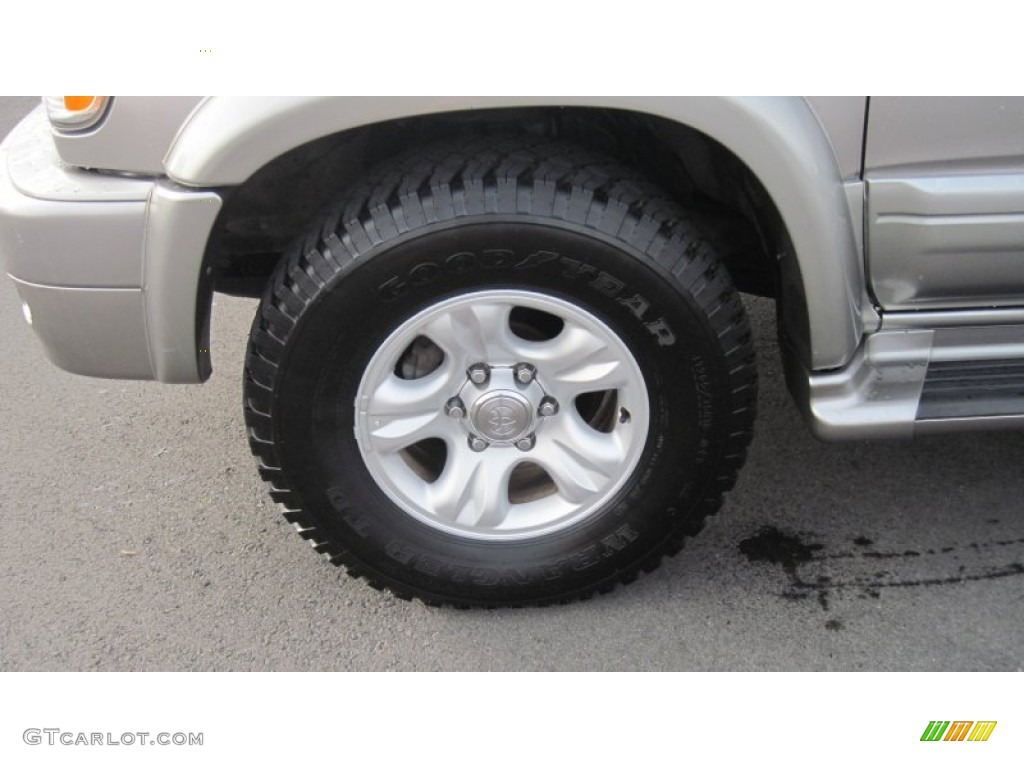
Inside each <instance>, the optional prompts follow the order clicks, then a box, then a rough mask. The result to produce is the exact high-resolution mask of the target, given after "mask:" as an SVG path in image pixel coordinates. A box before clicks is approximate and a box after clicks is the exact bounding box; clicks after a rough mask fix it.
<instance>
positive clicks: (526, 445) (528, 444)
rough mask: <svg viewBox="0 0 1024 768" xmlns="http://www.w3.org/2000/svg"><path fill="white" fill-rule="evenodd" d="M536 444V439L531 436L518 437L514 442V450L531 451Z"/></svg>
mask: <svg viewBox="0 0 1024 768" xmlns="http://www.w3.org/2000/svg"><path fill="white" fill-rule="evenodd" d="M536 442H537V438H535V437H534V436H533V435H527V436H526V437H520V438H519V439H518V440H516V448H518V449H519V450H520V451H532V450H533V446H534V444H535V443H536Z"/></svg>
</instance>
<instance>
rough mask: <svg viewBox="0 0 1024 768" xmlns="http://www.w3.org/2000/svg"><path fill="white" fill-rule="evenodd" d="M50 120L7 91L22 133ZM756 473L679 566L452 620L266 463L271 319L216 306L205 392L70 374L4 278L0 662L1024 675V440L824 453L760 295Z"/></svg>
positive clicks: (251, 305) (245, 308) (245, 303)
mask: <svg viewBox="0 0 1024 768" xmlns="http://www.w3.org/2000/svg"><path fill="white" fill-rule="evenodd" d="M34 103H36V102H35V100H31V99H12V98H4V99H0V136H3V135H6V133H7V132H8V131H9V130H10V129H11V128H12V127H13V126H14V124H15V123H16V122H17V120H18V119H19V118H20V116H21V115H23V114H25V113H26V112H27V111H28V109H30V108H31V106H32V105H33V104H34ZM748 307H749V309H750V312H751V317H752V321H753V323H754V326H755V328H756V330H757V335H758V354H759V361H758V362H759V370H760V376H761V379H760V382H761V392H760V400H759V409H760V412H759V417H758V423H757V434H756V437H755V439H754V442H753V445H752V447H751V451H750V455H749V459H748V462H747V465H746V467H745V469H744V470H743V472H742V473H741V475H740V480H739V482H738V484H737V486H736V488H735V490H734V491H732V492H731V493H730V494H729V496H728V498H727V501H726V504H725V505H724V507H723V509H722V510H721V512H720V513H719V514H718V515H717V516H716V517H715V518H714V519H713V520H712V521H711V522H710V523H709V525H708V527H707V528H706V529H705V531H704V532H703V533H702V534H701V535H700V536H699V537H698V538H696V539H694V540H693V541H691V542H690V543H688V545H687V547H686V548H685V549H684V551H683V552H682V553H680V555H678V556H677V557H675V558H672V559H671V560H669V561H667V562H666V563H665V564H664V565H663V566H662V567H661V568H660V569H659V570H657V571H655V572H654V573H652V574H649V575H646V576H644V577H643V578H641V579H639V580H638V581H636V582H635V583H633V584H632V585H629V586H628V587H620V588H619V589H616V590H615V591H614V592H613V593H611V594H609V595H606V596H602V597H598V598H595V599H593V600H590V601H587V602H583V603H577V604H573V605H568V606H558V607H550V608H542V609H541V608H538V609H514V610H475V611H460V610H454V609H445V608H441V609H439V608H429V607H426V606H424V605H422V604H421V603H419V602H404V601H402V600H398V599H395V598H393V597H391V596H390V595H389V594H387V593H382V592H377V591H376V590H373V589H371V588H370V587H368V586H367V585H366V584H365V583H363V582H361V581H358V580H355V579H352V578H350V577H348V576H347V575H346V574H345V573H344V572H343V571H341V570H339V569H337V568H334V567H333V566H331V565H329V564H328V563H327V562H326V561H324V560H323V559H321V557H320V556H318V555H316V554H315V553H314V552H313V551H312V550H311V549H310V547H309V545H308V544H306V543H305V542H303V541H302V540H301V539H300V538H299V537H298V536H297V535H295V533H294V532H293V530H292V528H291V526H290V525H288V524H287V523H286V522H285V521H284V520H283V519H282V518H281V516H280V514H279V513H278V511H277V509H276V508H275V505H274V504H273V502H272V501H271V500H270V498H269V496H268V494H267V490H266V488H265V487H264V486H263V484H262V482H261V481H260V480H259V478H258V477H257V475H256V470H255V464H254V462H253V460H252V458H251V456H250V454H249V451H248V447H247V444H246V439H245V429H244V424H243V419H242V408H241V372H242V358H243V354H244V350H245V343H246V337H247V334H248V327H249V324H250V322H251V320H252V316H253V313H254V312H255V308H256V302H255V301H252V300H245V299H233V298H229V297H225V296H217V297H216V301H215V307H214V319H213V332H212V355H213V362H214V375H213V377H212V378H211V380H210V381H209V382H207V383H206V384H205V385H202V386H171V385H161V384H156V383H150V382H132V381H112V380H101V379H88V378H82V377H78V376H73V375H71V374H67V373H64V372H63V371H60V370H58V369H56V368H55V367H54V366H52V365H51V364H50V363H49V362H48V361H47V360H46V358H45V356H44V354H43V351H42V349H41V347H40V345H39V344H38V342H37V341H36V340H35V338H34V337H33V334H32V331H31V329H30V328H29V327H28V326H27V325H26V323H25V321H24V320H23V318H22V315H21V311H20V307H19V303H18V301H17V295H16V293H15V291H14V289H13V287H12V285H11V284H10V281H8V280H7V279H6V278H3V279H2V280H0V361H2V373H0V425H2V427H0V429H2V450H0V670H4V671H8V670H94V669H98V670H1011V671H1012V670H1020V669H1021V668H1022V667H1024V514H1022V512H1021V509H1022V501H1021V500H1022V499H1024V473H1022V472H1021V465H1022V459H1024V435H1022V434H1020V433H1014V432H1000V433H987V434H985V433H977V434H965V435H952V436H943V437H930V438H921V439H918V440H915V441H913V442H871V443H868V442H863V443H849V444H826V443H821V442H818V441H817V440H815V439H814V438H813V437H812V436H811V435H810V433H809V431H808V429H807V427H806V425H805V424H804V423H803V421H802V420H801V418H800V416H799V414H798V413H797V411H796V409H795V407H794V406H793V404H792V403H791V402H790V399H789V396H788V394H787V392H786V390H785V386H784V382H783V377H782V372H781V368H780V364H779V356H778V349H777V345H776V342H775V321H774V311H773V305H772V304H771V302H768V301H765V300H753V299H752V300H750V301H749V302H748Z"/></svg>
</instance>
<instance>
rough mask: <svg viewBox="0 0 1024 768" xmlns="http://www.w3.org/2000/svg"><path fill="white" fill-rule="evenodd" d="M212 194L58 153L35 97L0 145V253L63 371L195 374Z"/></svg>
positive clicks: (198, 377)
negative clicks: (66, 159) (92, 166)
mask: <svg viewBox="0 0 1024 768" xmlns="http://www.w3.org/2000/svg"><path fill="white" fill-rule="evenodd" d="M220 205H221V199H220V197H219V196H218V195H216V194H214V193H211V192H207V191H197V190H192V189H187V188H184V187H180V186H178V185H175V184H173V183H172V182H169V181H168V180H166V179H159V178H137V177H124V176H111V175H105V174H99V173H95V172H92V171H88V170H83V169H80V168H75V167H71V166H68V165H65V164H64V163H62V162H61V160H60V158H59V157H58V156H57V153H56V150H55V148H54V144H53V140H52V138H51V135H50V129H49V122H48V121H47V119H46V116H45V113H44V111H43V108H42V107H39V108H37V109H36V110H35V111H33V112H32V113H31V114H30V115H29V116H28V117H26V118H25V119H24V120H23V121H22V122H21V124H19V125H18V127H17V128H15V129H14V131H13V132H12V133H11V134H10V135H9V136H8V137H7V139H5V140H4V142H3V144H2V145H0V256H2V258H3V262H4V267H5V269H6V271H7V273H8V275H9V276H10V277H11V278H12V280H13V281H14V284H15V287H16V288H17V291H18V295H19V297H20V298H21V301H22V302H23V304H24V305H27V310H26V312H25V314H26V317H31V323H32V327H33V329H34V330H35V332H36V334H37V335H38V337H39V339H40V341H41V342H42V344H43V347H44V348H45V350H46V353H47V355H48V356H49V358H50V360H52V361H53V362H54V363H55V364H56V365H57V366H59V367H61V368H63V369H64V370H67V371H71V372H72V373H78V374H83V375H86V376H102V377H108V378H128V379H156V380H158V381H166V382H198V381H203V380H205V379H206V378H207V377H208V376H209V373H210V359H209V352H208V350H209V341H208V323H209V292H208V291H205V293H204V292H202V291H200V289H199V286H200V283H201V279H200V276H201V271H202V262H203V253H204V251H205V248H206V242H207V238H208V235H209V232H210V229H211V227H212V225H213V222H214V219H215V218H216V216H217V213H218V211H219V210H220Z"/></svg>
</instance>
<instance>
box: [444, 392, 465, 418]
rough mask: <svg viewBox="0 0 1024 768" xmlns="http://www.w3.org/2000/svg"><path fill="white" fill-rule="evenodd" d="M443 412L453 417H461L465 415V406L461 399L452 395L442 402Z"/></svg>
mask: <svg viewBox="0 0 1024 768" xmlns="http://www.w3.org/2000/svg"><path fill="white" fill-rule="evenodd" d="M444 412H445V414H446V415H448V416H451V417H452V418H453V419H461V418H462V417H463V416H465V415H466V406H465V405H464V404H463V402H462V400H460V399H459V398H457V397H453V398H452V399H451V400H449V401H448V402H447V403H445V404H444Z"/></svg>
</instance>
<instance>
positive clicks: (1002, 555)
mask: <svg viewBox="0 0 1024 768" xmlns="http://www.w3.org/2000/svg"><path fill="white" fill-rule="evenodd" d="M986 522H987V523H988V524H990V525H996V524H998V523H999V521H998V520H988V521H986ZM815 538H816V537H815V536H814V535H813V534H807V533H797V532H793V531H784V530H781V529H779V528H776V527H774V526H770V525H769V526H764V527H762V528H760V529H759V530H758V531H757V532H756V533H754V534H753V535H751V536H749V537H747V538H745V539H743V540H742V541H741V542H740V543H739V550H740V552H741V553H742V554H743V555H744V556H745V557H746V558H747V559H748V560H749V561H750V562H751V563H770V564H773V565H778V566H780V567H781V568H782V571H783V573H785V575H786V578H787V580H788V584H787V586H786V588H785V589H784V590H783V592H781V593H780V597H783V598H786V599H788V600H804V599H807V598H812V597H816V598H817V600H818V603H819V605H821V607H822V609H823V610H826V611H827V610H828V609H829V600H830V599H831V598H834V597H837V596H839V595H840V594H856V596H857V597H859V598H879V597H881V595H882V592H883V591H884V590H887V589H900V588H908V587H933V586H940V585H948V584H962V583H965V582H971V581H983V580H987V579H1001V578H1007V577H1014V576H1017V577H1019V576H1024V537H1019V538H1018V537H1012V536H1011V537H1005V538H998V537H996V538H992V539H991V540H989V541H976V542H971V543H968V544H951V545H949V546H942V547H934V548H927V549H920V550H918V549H898V548H897V549H893V550H889V551H887V550H885V549H882V548H880V547H876V544H875V540H874V539H872V538H870V537H868V536H864V535H860V536H857V537H855V538H854V539H852V540H851V544H852V546H848V545H839V546H836V547H834V548H833V547H831V546H829V547H826V545H825V544H822V543H819V542H817V541H815ZM842 626H843V625H842V623H841V622H839V621H830V622H828V623H827V624H826V628H827V629H830V630H834V631H838V630H840V629H842Z"/></svg>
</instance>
